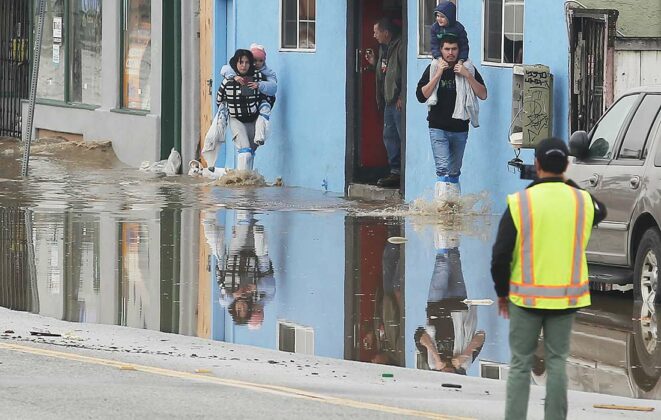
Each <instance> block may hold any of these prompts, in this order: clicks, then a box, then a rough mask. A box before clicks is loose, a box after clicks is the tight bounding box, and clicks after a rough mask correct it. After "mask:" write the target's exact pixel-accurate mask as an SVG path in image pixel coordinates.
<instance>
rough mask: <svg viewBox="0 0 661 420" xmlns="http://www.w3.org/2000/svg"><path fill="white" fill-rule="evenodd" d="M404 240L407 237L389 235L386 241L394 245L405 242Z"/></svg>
mask: <svg viewBox="0 0 661 420" xmlns="http://www.w3.org/2000/svg"><path fill="white" fill-rule="evenodd" d="M406 241H408V239H406V238H403V237H401V236H391V237H390V238H388V242H390V243H391V244H395V245H398V244H403V243H406Z"/></svg>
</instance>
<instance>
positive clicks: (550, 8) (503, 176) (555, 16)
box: [406, 0, 569, 212]
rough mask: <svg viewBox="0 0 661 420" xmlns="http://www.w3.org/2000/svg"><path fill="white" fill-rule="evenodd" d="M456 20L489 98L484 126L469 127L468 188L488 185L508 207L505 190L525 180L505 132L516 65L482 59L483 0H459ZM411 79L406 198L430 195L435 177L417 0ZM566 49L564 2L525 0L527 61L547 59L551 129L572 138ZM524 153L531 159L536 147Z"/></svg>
mask: <svg viewBox="0 0 661 420" xmlns="http://www.w3.org/2000/svg"><path fill="white" fill-rule="evenodd" d="M458 3H459V6H458V20H459V21H461V22H462V23H463V25H464V26H465V27H466V32H467V33H468V38H469V42H470V58H471V59H472V60H473V62H474V63H475V64H476V65H477V69H478V71H479V72H480V74H481V75H482V77H483V78H484V80H485V83H486V86H487V90H488V98H487V100H486V101H480V127H479V128H477V129H476V128H472V127H471V129H470V133H469V136H468V145H467V146H466V153H465V156H464V163H463V167H462V175H461V186H462V191H463V192H464V193H469V194H470V193H477V192H480V191H485V190H486V191H488V192H489V195H490V197H491V199H492V202H493V204H494V207H493V208H494V210H495V211H496V212H500V211H502V210H503V209H504V207H505V197H506V195H507V194H509V193H511V192H513V191H515V190H518V189H521V188H523V187H524V186H525V185H526V182H524V181H521V180H519V179H518V173H517V174H516V175H515V174H512V173H511V172H509V171H508V168H507V162H508V161H509V160H510V159H512V158H513V157H514V152H513V149H512V148H511V146H510V145H509V143H508V138H507V133H508V130H509V125H510V122H511V119H512V115H511V111H510V110H511V103H512V68H511V67H498V66H493V65H485V64H482V63H481V59H482V57H481V56H482V48H483V47H482V21H483V18H482V13H483V12H482V2H481V1H461V0H460V1H459V2H458ZM408 16H409V17H408V21H409V23H410V25H409V29H408V38H409V43H408V44H409V50H408V62H409V67H408V80H407V87H408V92H407V116H406V124H407V145H406V200H407V201H409V200H412V199H414V198H416V197H420V196H423V195H425V194H426V195H427V196H431V192H432V190H433V186H434V182H435V180H436V176H435V171H434V163H433V158H432V154H431V146H430V141H429V132H428V126H427V121H426V116H427V108H426V106H425V105H424V104H420V103H418V101H417V99H416V97H415V88H416V86H417V83H418V80H419V78H420V76H421V75H422V73H423V71H424V70H425V68H426V67H427V65H428V64H429V63H430V59H429V58H426V57H425V58H422V57H418V48H417V45H416V42H417V39H418V27H417V25H416V24H415V22H417V21H418V16H419V15H418V2H417V1H409V2H408ZM568 51H569V40H568V35H567V28H566V24H565V18H564V8H563V2H562V1H559V0H554V1H548V0H526V2H525V16H524V58H523V59H524V63H525V64H538V63H539V64H545V65H548V66H549V67H550V68H551V72H552V73H553V76H554V92H553V95H554V96H553V101H554V109H553V130H554V134H555V135H556V136H559V137H561V138H564V139H567V138H568V112H569V99H568V86H567V84H568V66H569V65H568ZM521 157H522V158H523V159H524V160H525V161H526V163H532V153H531V151H529V150H525V151H523V153H522V154H521Z"/></svg>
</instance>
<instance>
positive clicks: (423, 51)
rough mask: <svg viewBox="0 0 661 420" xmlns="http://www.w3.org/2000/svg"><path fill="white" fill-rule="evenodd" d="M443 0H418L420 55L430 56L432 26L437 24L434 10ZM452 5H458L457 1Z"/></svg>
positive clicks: (453, 0)
mask: <svg viewBox="0 0 661 420" xmlns="http://www.w3.org/2000/svg"><path fill="white" fill-rule="evenodd" d="M440 1H441V0H418V28H419V29H418V31H419V33H418V54H419V55H430V54H431V46H430V39H429V37H430V34H431V26H432V25H433V24H434V22H436V17H435V16H434V9H436V6H438V3H440ZM452 3H454V4H457V0H452Z"/></svg>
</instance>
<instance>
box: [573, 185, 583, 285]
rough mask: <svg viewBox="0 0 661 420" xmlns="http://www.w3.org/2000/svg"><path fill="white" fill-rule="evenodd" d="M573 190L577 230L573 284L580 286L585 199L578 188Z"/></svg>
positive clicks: (575, 233)
mask: <svg viewBox="0 0 661 420" xmlns="http://www.w3.org/2000/svg"><path fill="white" fill-rule="evenodd" d="M571 190H572V192H573V193H574V198H576V214H575V219H576V228H575V229H576V230H575V231H574V252H573V253H572V254H573V255H572V269H571V284H580V283H581V276H582V274H583V244H584V243H585V198H584V197H583V194H581V192H580V191H579V190H577V189H576V188H572V189H571Z"/></svg>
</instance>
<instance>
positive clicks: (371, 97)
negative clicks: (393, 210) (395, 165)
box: [345, 0, 407, 195]
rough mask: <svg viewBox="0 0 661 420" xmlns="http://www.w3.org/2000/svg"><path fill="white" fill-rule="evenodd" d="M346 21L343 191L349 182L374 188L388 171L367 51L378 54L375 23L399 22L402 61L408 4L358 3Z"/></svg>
mask: <svg viewBox="0 0 661 420" xmlns="http://www.w3.org/2000/svg"><path fill="white" fill-rule="evenodd" d="M348 3H349V6H348V17H347V26H348V28H347V33H348V34H349V36H348V41H347V148H346V150H347V152H346V163H345V167H346V188H345V190H348V187H349V185H351V184H370V185H375V184H376V181H377V180H378V179H379V178H381V177H384V176H387V175H388V173H389V167H388V157H387V154H386V149H385V146H384V145H383V110H378V109H377V106H376V80H375V79H376V73H375V72H374V71H373V70H371V69H370V68H369V67H368V64H367V61H366V60H365V58H364V57H365V51H366V50H367V49H368V48H371V49H372V50H373V51H374V52H375V54H378V51H379V45H378V43H377V42H376V40H375V39H374V36H373V35H374V24H375V23H376V22H377V21H378V20H379V19H381V18H383V17H388V18H391V19H393V21H394V22H395V23H396V24H398V25H399V24H401V37H402V41H401V42H402V47H403V48H404V56H405V57H406V46H407V37H406V32H407V29H406V28H407V23H406V20H407V19H406V3H407V1H406V0H360V1H356V2H348ZM401 95H402V97H403V98H406V65H404V68H403V69H402V93H401ZM405 115H406V104H405V103H404V108H403V110H402V121H401V126H400V127H401V135H402V139H401V140H402V152H401V159H402V168H401V176H402V179H401V187H400V193H401V194H402V195H403V192H404V177H405V165H404V162H405V161H406V159H405V151H406V147H405V145H406V141H405V133H406V124H405V122H406V118H405Z"/></svg>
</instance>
